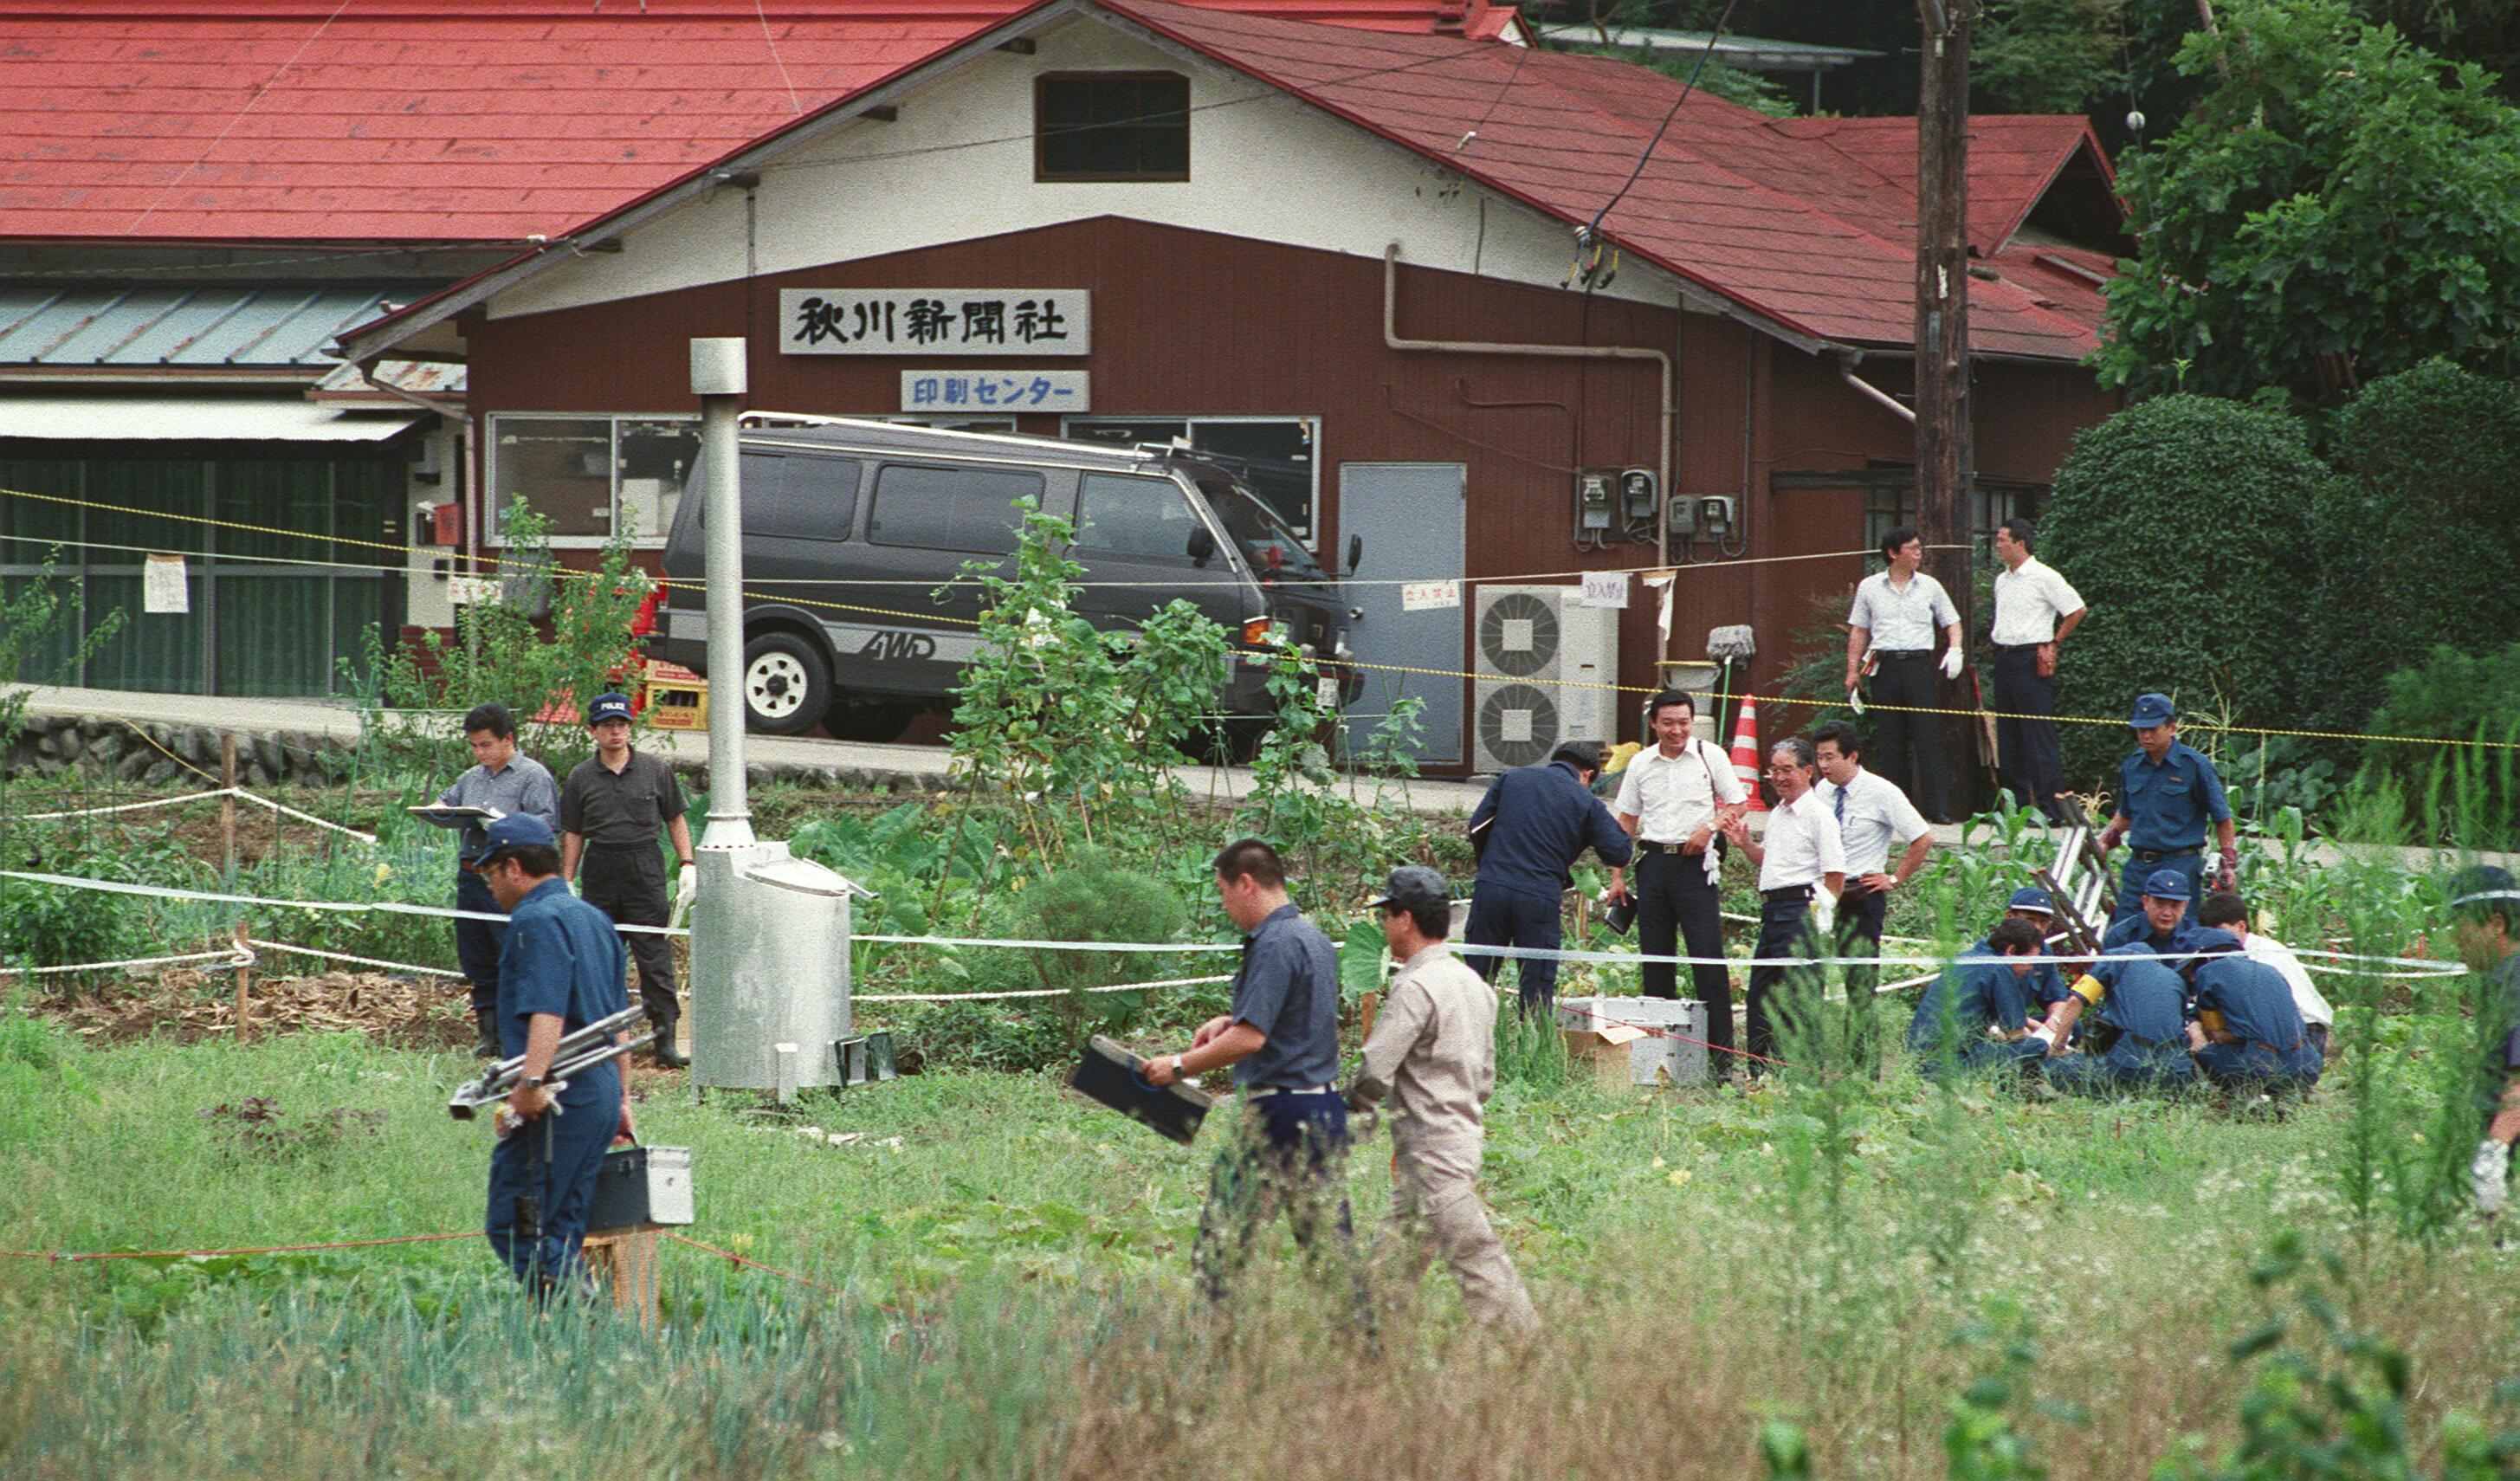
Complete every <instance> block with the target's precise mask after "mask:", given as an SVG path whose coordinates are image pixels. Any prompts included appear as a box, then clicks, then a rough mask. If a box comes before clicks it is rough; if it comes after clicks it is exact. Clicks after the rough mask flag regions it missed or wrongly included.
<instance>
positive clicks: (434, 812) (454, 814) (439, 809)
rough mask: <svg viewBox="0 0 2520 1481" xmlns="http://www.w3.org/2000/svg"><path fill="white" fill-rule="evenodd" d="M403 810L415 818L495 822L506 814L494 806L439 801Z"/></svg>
mask: <svg viewBox="0 0 2520 1481" xmlns="http://www.w3.org/2000/svg"><path fill="white" fill-rule="evenodd" d="M403 811H404V812H407V813H409V814H411V815H412V816H413V817H415V818H477V819H479V820H480V821H481V822H483V823H496V822H498V821H499V820H500V819H502V818H504V817H506V816H508V815H507V814H506V813H503V812H501V811H499V810H498V809H497V808H495V807H449V806H446V805H445V804H444V803H439V802H424V803H422V804H421V805H419V806H418V807H407V808H404V809H403Z"/></svg>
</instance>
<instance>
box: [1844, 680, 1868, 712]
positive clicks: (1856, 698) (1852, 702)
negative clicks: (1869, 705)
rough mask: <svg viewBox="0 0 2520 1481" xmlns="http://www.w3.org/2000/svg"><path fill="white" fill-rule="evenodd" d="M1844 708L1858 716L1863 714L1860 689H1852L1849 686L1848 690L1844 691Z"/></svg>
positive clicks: (1862, 693) (1862, 700)
mask: <svg viewBox="0 0 2520 1481" xmlns="http://www.w3.org/2000/svg"><path fill="white" fill-rule="evenodd" d="M1846 706H1847V708H1849V709H1851V710H1853V711H1855V712H1856V713H1857V714H1859V715H1860V714H1863V713H1864V691H1862V690H1860V689H1856V688H1853V687H1851V686H1850V687H1849V688H1848V690H1847V691H1846Z"/></svg>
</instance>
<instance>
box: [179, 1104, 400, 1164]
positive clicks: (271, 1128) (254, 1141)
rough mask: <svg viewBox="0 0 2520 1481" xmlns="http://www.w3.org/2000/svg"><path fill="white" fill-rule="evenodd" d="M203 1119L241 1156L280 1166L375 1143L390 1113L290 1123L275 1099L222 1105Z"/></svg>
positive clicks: (343, 1112)
mask: <svg viewBox="0 0 2520 1481" xmlns="http://www.w3.org/2000/svg"><path fill="white" fill-rule="evenodd" d="M202 1119H203V1120H204V1121H206V1122H208V1123H210V1124H211V1125H212V1126H214V1127H216V1128H217V1129H218V1130H219V1131H220V1132H222V1133H223V1134H224V1135H225V1136H226V1138H227V1142H228V1144H229V1145H230V1146H231V1147H233V1148H235V1149H236V1150H237V1151H239V1152H241V1153H245V1154H247V1155H250V1156H255V1157H264V1158H269V1159H272V1160H275V1161H285V1162H297V1161H310V1160H320V1159H322V1158H324V1157H328V1156H330V1155H332V1154H333V1153H335V1152H337V1151H339V1150H340V1149H342V1148H343V1147H345V1146H347V1145H349V1144H353V1143H356V1142H358V1141H361V1140H363V1139H372V1138H374V1137H375V1136H376V1135H377V1134H378V1133H379V1132H380V1131H381V1130H382V1129H383V1126H384V1120H385V1113H384V1112H383V1111H377V1110H352V1109H350V1108H348V1107H347V1106H336V1107H334V1108H333V1109H331V1110H327V1111H311V1112H307V1113H305V1114H302V1115H299V1116H296V1117H294V1118H293V1117H291V1116H290V1115H289V1113H288V1112H286V1111H284V1110H282V1109H281V1108H280V1102H279V1101H278V1100H275V1099H273V1098H272V1097H270V1096H248V1097H246V1098H245V1099H244V1100H239V1101H236V1102H234V1103H233V1104H231V1103H229V1102H227V1101H224V1100H223V1101H221V1102H219V1103H218V1104H216V1105H213V1106H211V1107H210V1108H208V1109H207V1110H204V1111H203V1112H202Z"/></svg>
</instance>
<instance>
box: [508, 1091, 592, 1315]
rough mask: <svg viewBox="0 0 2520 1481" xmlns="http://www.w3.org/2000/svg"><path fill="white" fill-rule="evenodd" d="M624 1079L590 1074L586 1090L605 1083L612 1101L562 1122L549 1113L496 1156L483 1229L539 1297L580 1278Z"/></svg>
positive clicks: (572, 1112)
mask: <svg viewBox="0 0 2520 1481" xmlns="http://www.w3.org/2000/svg"><path fill="white" fill-rule="evenodd" d="M619 1075H620V1072H619V1070H618V1069H617V1068H616V1067H614V1066H613V1065H610V1064H605V1065H599V1066H597V1067H596V1068H595V1069H592V1070H589V1071H586V1072H585V1073H584V1074H583V1075H581V1076H578V1077H576V1079H577V1081H578V1082H579V1083H581V1084H583V1083H587V1082H592V1081H597V1080H601V1081H603V1082H604V1083H605V1085H606V1086H608V1087H609V1094H604V1095H597V1096H592V1097H589V1098H588V1099H587V1100H583V1101H581V1102H579V1103H577V1104H575V1105H570V1106H567V1107H565V1108H564V1109H563V1113H562V1114H561V1115H559V1116H554V1115H553V1114H551V1112H550V1111H545V1112H544V1113H543V1114H541V1115H539V1116H536V1117H535V1118H534V1119H533V1120H532V1121H531V1122H528V1123H527V1124H526V1125H525V1126H524V1127H523V1128H521V1129H520V1130H518V1131H517V1132H515V1133H514V1134H512V1135H510V1136H508V1137H507V1138H505V1139H503V1140H502V1141H501V1142H500V1143H499V1144H497V1145H496V1146H494V1147H492V1148H491V1149H490V1207H489V1212H488V1214H487V1215H486V1216H485V1218H484V1220H483V1230H484V1232H485V1233H486V1234H489V1236H490V1248H491V1249H492V1250H493V1251H495V1252H496V1253H497V1254H498V1256H499V1258H500V1259H502V1260H505V1261H507V1262H508V1268H509V1269H510V1270H513V1271H515V1272H516V1273H517V1279H519V1280H521V1281H523V1282H525V1286H526V1288H527V1289H528V1290H530V1291H532V1292H533V1293H534V1294H535V1295H536V1296H542V1295H546V1294H549V1293H550V1292H551V1291H553V1290H555V1289H558V1288H561V1287H562V1286H563V1285H564V1284H565V1282H566V1281H567V1280H568V1279H570V1278H571V1277H572V1276H573V1275H574V1274H575V1272H576V1269H577V1258H578V1247H579V1246H580V1245H582V1244H584V1243H585V1242H586V1215H587V1209H588V1207H589V1205H590V1204H592V1203H593V1202H594V1200H595V1180H596V1175H597V1174H598V1173H600V1172H602V1171H603V1168H604V1153H605V1149H606V1148H607V1147H609V1146H610V1145H611V1144H612V1134H613V1132H614V1131H616V1130H618V1129H619V1127H620V1124H621V1081H620V1077H619ZM528 1230H530V1231H531V1233H530V1234H528V1233H527V1231H528Z"/></svg>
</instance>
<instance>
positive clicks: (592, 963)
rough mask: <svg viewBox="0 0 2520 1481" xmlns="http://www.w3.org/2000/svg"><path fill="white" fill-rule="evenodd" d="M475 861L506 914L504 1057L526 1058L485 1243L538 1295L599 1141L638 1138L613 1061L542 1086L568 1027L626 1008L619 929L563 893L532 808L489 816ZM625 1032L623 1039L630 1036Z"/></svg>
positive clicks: (556, 1260) (571, 1241)
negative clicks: (494, 818) (556, 1084)
mask: <svg viewBox="0 0 2520 1481" xmlns="http://www.w3.org/2000/svg"><path fill="white" fill-rule="evenodd" d="M470 868H471V869H472V871H473V873H475V874H477V875H480V877H481V881H482V882H483V883H484V884H487V885H488V886H489V887H490V894H491V896H492V897H493V898H494V899H496V900H497V902H498V904H499V908H500V909H501V910H504V911H506V912H508V934H507V940H506V942H505V944H504V945H503V946H502V947H501V949H500V953H499V1002H498V1028H499V1051H500V1054H501V1056H502V1057H505V1058H515V1057H516V1056H517V1055H523V1056H524V1060H525V1062H524V1066H523V1074H522V1075H521V1077H520V1078H519V1079H518V1080H517V1089H516V1092H515V1094H513V1095H511V1096H510V1097H509V1098H508V1103H507V1110H508V1112H509V1113H510V1117H512V1118H513V1121H514V1129H513V1130H512V1131H510V1132H509V1134H508V1135H507V1136H506V1137H504V1138H503V1139H502V1140H501V1141H500V1142H499V1144H497V1145H496V1146H495V1147H493V1148H492V1149H491V1152H490V1207H489V1213H488V1216H487V1219H486V1231H487V1233H488V1234H489V1236H490V1247H491V1248H492V1249H494V1250H496V1251H497V1252H498V1254H499V1257H500V1258H501V1259H503V1260H505V1261H507V1262H508V1266H509V1268H510V1269H511V1270H514V1271H515V1272H516V1273H517V1279H519V1280H521V1281H523V1282H524V1283H525V1287H526V1289H527V1290H528V1291H530V1292H532V1293H533V1294H534V1295H535V1296H537V1297H542V1296H546V1295H549V1294H550V1293H551V1292H553V1291H554V1290H557V1289H562V1288H564V1287H565V1284H566V1282H567V1281H568V1280H569V1279H571V1278H572V1277H573V1276H574V1274H575V1272H576V1267H577V1258H578V1246H579V1245H580V1244H582V1243H583V1242H584V1241H585V1238H586V1216H587V1209H588V1206H589V1205H590V1204H591V1203H592V1202H593V1200H594V1197H595V1181H596V1176H597V1174H598V1173H600V1172H601V1171H602V1170H603V1166H604V1150H605V1148H606V1147H607V1146H608V1145H610V1144H611V1143H612V1141H613V1139H614V1138H615V1137H616V1136H618V1137H619V1138H621V1139H622V1140H624V1141H627V1140H629V1139H630V1138H631V1136H632V1135H633V1133H632V1130H631V1125H630V1101H629V1099H628V1098H627V1097H626V1096H625V1095H624V1094H623V1093H622V1085H621V1063H622V1060H623V1059H626V1058H627V1057H628V1055H627V1054H626V1053H625V1054H624V1055H621V1056H620V1057H618V1058H612V1059H607V1060H605V1061H604V1062H603V1063H601V1064H598V1065H594V1066H592V1067H590V1068H587V1069H583V1070H578V1071H576V1072H574V1073H572V1074H571V1075H570V1076H569V1078H568V1080H567V1081H566V1082H565V1083H564V1084H563V1085H562V1086H561V1087H558V1088H557V1089H558V1094H557V1096H556V1097H555V1095H554V1089H555V1088H554V1087H552V1086H550V1085H549V1084H548V1083H547V1080H548V1077H549V1075H550V1072H551V1066H552V1058H553V1056H554V1055H555V1054H556V1053H557V1052H558V1050H559V1046H560V1041H561V1039H562V1036H563V1035H566V1034H571V1033H575V1032H576V1031H577V1030H579V1029H581V1028H584V1027H586V1026H587V1025H588V1024H590V1023H594V1022H596V1021H598V1020H599V1019H604V1018H608V1017H610V1016H612V1015H613V1014H614V1013H617V1012H620V1011H621V1010H624V1009H626V1008H628V1007H629V1006H630V997H629V994H628V992H627V991H626V990H625V989H624V987H623V978H624V974H625V972H626V970H627V968H628V966H629V960H628V955H627V954H626V953H625V952H624V951H623V950H622V947H621V936H620V933H619V932H617V931H615V930H614V929H613V928H612V922H611V920H608V919H607V918H606V916H605V914H604V912H602V911H600V910H597V909H596V908H595V907H594V906H592V905H589V904H587V903H586V902H584V901H583V900H580V899H578V898H577V897H576V896H575V895H572V894H570V893H569V891H568V884H567V882H566V881H565V880H563V879H562V878H561V876H560V840H559V838H558V836H557V835H555V834H554V833H553V832H552V830H551V825H550V824H548V823H545V822H544V821H543V820H542V819H540V818H537V817H535V816H533V815H532V814H530V813H511V814H509V815H508V816H507V817H504V818H501V819H499V820H498V821H496V822H494V823H492V824H491V825H490V827H489V829H488V830H487V831H486V834H485V837H484V842H483V847H482V850H481V852H480V854H479V855H478V856H476V857H475V858H474V859H473V861H472V864H471V866H470ZM624 1037H625V1038H626V1037H627V1036H624Z"/></svg>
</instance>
